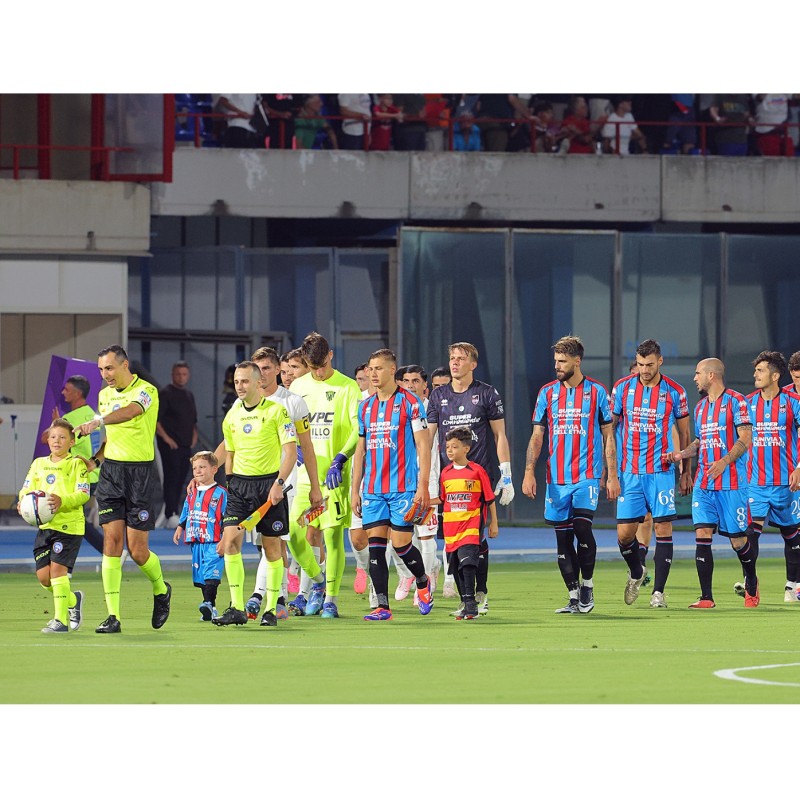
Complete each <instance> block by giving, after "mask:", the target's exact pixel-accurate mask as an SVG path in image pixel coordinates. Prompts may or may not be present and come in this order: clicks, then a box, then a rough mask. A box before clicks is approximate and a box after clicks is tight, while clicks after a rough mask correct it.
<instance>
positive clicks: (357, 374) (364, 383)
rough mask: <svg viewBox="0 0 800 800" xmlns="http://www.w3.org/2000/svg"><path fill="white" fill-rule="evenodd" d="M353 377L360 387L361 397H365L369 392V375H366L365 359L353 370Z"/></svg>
mask: <svg viewBox="0 0 800 800" xmlns="http://www.w3.org/2000/svg"><path fill="white" fill-rule="evenodd" d="M353 378H355V381H356V383H357V384H358V388H359V389H361V395H362V397H366V395H367V394H369V376H368V375H367V362H366V361H365V362H364V363H363V364H359V365H358V366H357V367H356V368H355V369H354V370H353Z"/></svg>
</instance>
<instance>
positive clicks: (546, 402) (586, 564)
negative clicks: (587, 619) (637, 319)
mask: <svg viewBox="0 0 800 800" xmlns="http://www.w3.org/2000/svg"><path fill="white" fill-rule="evenodd" d="M553 351H554V360H555V373H556V380H554V381H553V382H552V383H548V384H545V385H544V386H543V387H542V388H541V389H540V390H539V395H538V397H537V398H536V406H535V408H534V411H533V433H532V434H531V439H530V442H529V443H528V452H527V456H526V460H525V478H524V480H523V482H522V492H523V494H525V495H527V496H528V497H530V498H531V499H533V498H534V497H536V491H537V487H536V477H535V475H534V469H535V467H536V462H537V461H538V460H539V455H540V453H541V451H542V445H543V443H544V431H545V428H548V429H549V434H550V436H549V439H550V454H549V457H548V460H547V490H546V494H545V512H544V518H545V522H547V523H548V524H550V525H552V526H553V527H554V528H555V532H556V544H557V548H558V567H559V569H560V570H561V577H562V578H563V580H564V583H565V585H566V587H567V591H568V592H569V602H568V603H567V605H566V606H564V607H563V608H558V609H556V614H578V613H581V614H588V613H589V612H591V610H592V609H593V608H594V566H595V560H596V555H597V544H596V542H595V538H594V532H593V531H592V520H593V519H594V512H595V511H596V510H597V504H598V502H599V500H600V477H601V475H602V472H603V455H605V462H606V465H607V469H608V478H607V480H606V494H607V496H608V499H609V500H616V499H617V497H619V478H618V477H617V448H616V438H615V436H614V425H613V419H612V415H611V409H610V407H609V404H608V394H607V392H606V388H605V386H603V385H602V384H601V383H598V382H597V381H595V380H592V379H591V378H588V377H586V376H584V374H583V372H582V371H581V362H582V361H583V354H584V348H583V343H582V342H581V340H580V339H579V338H578V337H577V336H564V337H562V338H561V339H559V340H558V341H557V342H556V343H555V344H554V345H553ZM574 539H577V540H578V549H577V551H576V549H575V545H574ZM581 578H582V581H581Z"/></svg>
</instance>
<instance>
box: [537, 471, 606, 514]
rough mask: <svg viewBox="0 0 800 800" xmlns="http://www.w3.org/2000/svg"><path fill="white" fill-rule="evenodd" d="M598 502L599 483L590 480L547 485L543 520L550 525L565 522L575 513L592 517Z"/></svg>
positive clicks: (595, 480) (596, 480)
mask: <svg viewBox="0 0 800 800" xmlns="http://www.w3.org/2000/svg"><path fill="white" fill-rule="evenodd" d="M599 500H600V481H599V480H598V479H597V478H590V479H588V480H585V481H579V482H578V483H548V484H547V492H546V493H545V496H544V520H545V522H549V523H550V524H551V525H556V524H558V523H559V522H567V521H568V520H570V519H572V517H573V516H574V515H575V512H576V511H583V512H585V513H587V514H588V515H589V517H591V516H593V515H594V512H595V511H596V510H597V503H598V502H599Z"/></svg>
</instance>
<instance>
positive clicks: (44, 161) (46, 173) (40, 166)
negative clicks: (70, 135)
mask: <svg viewBox="0 0 800 800" xmlns="http://www.w3.org/2000/svg"><path fill="white" fill-rule="evenodd" d="M3 150H10V151H11V166H10V167H5V166H0V171H5V172H7V171H9V170H10V171H11V177H12V178H13V179H14V180H19V179H20V172H21V171H22V170H36V172H37V173H38V176H37V177H38V178H39V179H40V180H49V179H50V172H51V170H50V155H51V154H52V153H53V151H72V152H83V153H89V154H90V155H96V156H97V160H96V161H95V159H93V160H92V161H93V163H92V169H91V171H92V173H93V174H92V175H91V177H92V179H93V180H100V181H107V180H108V179H109V155H110V154H111V153H133V152H135V151H134V148H132V147H91V146H86V147H83V146H80V145H65V144H47V145H44V144H0V151H3ZM30 151H34V152H36V155H37V160H36V164H34V165H27V164H21V163H20V158H21V156H22V154H23V153H25V152H30ZM45 156H46V158H45Z"/></svg>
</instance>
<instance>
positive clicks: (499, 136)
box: [477, 94, 531, 153]
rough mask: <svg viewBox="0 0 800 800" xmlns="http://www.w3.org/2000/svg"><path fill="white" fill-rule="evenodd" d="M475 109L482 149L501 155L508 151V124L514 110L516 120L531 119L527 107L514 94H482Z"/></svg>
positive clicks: (512, 117)
mask: <svg viewBox="0 0 800 800" xmlns="http://www.w3.org/2000/svg"><path fill="white" fill-rule="evenodd" d="M477 109H478V113H477V117H478V125H479V127H480V129H481V132H482V134H483V144H484V148H485V149H486V150H489V151H492V152H496V153H497V152H500V153H503V152H505V151H506V150H507V149H508V139H509V134H510V123H511V120H512V119H514V112H515V110H516V111H517V112H518V119H526V120H530V119H531V113H530V111H529V110H528V108H527V106H526V105H525V103H524V102H523V101H522V100H520V99H519V97H518V96H517V95H515V94H482V95H480V97H479V100H478V106H477ZM504 120H508V122H505V121H504Z"/></svg>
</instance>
